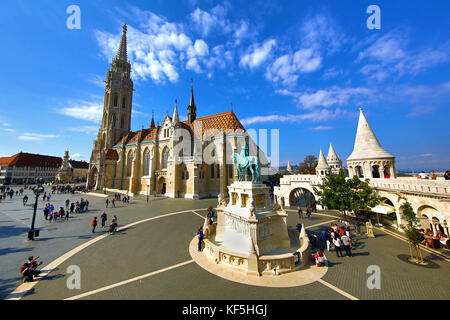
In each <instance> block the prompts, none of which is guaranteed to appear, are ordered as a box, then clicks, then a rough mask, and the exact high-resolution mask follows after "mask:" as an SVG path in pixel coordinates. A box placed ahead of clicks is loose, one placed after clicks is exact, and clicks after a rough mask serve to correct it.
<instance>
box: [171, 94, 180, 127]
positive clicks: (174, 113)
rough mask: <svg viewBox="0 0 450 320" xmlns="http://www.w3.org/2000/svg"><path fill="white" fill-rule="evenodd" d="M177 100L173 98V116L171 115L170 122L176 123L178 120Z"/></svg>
mask: <svg viewBox="0 0 450 320" xmlns="http://www.w3.org/2000/svg"><path fill="white" fill-rule="evenodd" d="M177 104H178V102H177V100H176V99H175V110H173V117H172V123H178V122H180V118H179V117H178V106H177Z"/></svg>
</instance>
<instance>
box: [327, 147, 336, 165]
mask: <svg viewBox="0 0 450 320" xmlns="http://www.w3.org/2000/svg"><path fill="white" fill-rule="evenodd" d="M336 160H339V157H338V155H337V154H336V151H334V148H333V144H331V143H330V148H329V149H328V155H327V162H330V161H336Z"/></svg>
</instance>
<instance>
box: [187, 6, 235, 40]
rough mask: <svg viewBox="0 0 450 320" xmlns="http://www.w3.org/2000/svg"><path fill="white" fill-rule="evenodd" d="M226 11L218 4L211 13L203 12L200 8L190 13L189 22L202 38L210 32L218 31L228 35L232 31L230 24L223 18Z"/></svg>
mask: <svg viewBox="0 0 450 320" xmlns="http://www.w3.org/2000/svg"><path fill="white" fill-rule="evenodd" d="M226 13H227V9H226V8H225V7H224V6H222V5H220V4H218V5H217V6H215V7H214V8H212V9H211V12H207V11H203V10H201V9H200V8H197V9H195V10H194V11H193V12H192V13H191V15H190V16H191V20H192V21H193V23H194V25H195V27H196V29H197V30H198V31H199V32H200V33H201V34H202V36H204V37H206V36H208V35H209V34H210V33H211V31H212V30H214V29H219V30H221V32H224V33H228V32H230V31H231V30H232V26H231V23H230V22H229V21H228V20H227V19H226V18H225V15H226Z"/></svg>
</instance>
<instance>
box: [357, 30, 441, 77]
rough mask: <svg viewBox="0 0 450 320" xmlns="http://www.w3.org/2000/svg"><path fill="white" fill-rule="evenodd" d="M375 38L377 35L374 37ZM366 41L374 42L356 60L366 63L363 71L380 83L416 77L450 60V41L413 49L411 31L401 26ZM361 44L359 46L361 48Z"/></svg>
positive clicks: (362, 68) (365, 74)
mask: <svg viewBox="0 0 450 320" xmlns="http://www.w3.org/2000/svg"><path fill="white" fill-rule="evenodd" d="M371 39H372V40H374V38H373V36H372V37H371ZM363 42H364V44H369V43H371V44H370V45H369V46H368V47H366V48H365V49H363V50H362V51H360V52H359V54H358V57H357V59H356V60H355V62H356V63H364V65H363V66H362V67H361V69H360V71H361V73H362V74H363V75H364V76H366V77H367V79H373V80H376V81H378V82H381V81H384V80H385V79H387V78H389V77H391V76H395V77H402V76H406V75H410V76H414V75H417V74H419V73H421V72H423V71H425V70H427V69H430V68H432V67H434V66H436V65H438V64H441V63H443V62H447V61H449V60H450V57H449V53H448V52H449V48H450V42H447V43H444V44H442V45H441V46H439V47H438V48H424V49H421V50H420V49H419V50H415V51H414V50H409V49H408V48H407V47H408V42H409V38H408V33H407V31H406V30H403V29H400V28H397V29H394V30H393V31H390V32H388V33H387V34H385V35H382V36H380V37H379V38H377V39H376V40H375V41H374V42H367V41H363ZM360 46H361V45H358V47H360Z"/></svg>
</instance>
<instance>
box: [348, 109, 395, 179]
mask: <svg viewBox="0 0 450 320" xmlns="http://www.w3.org/2000/svg"><path fill="white" fill-rule="evenodd" d="M347 167H348V170H349V175H350V177H353V176H355V175H356V176H358V177H360V178H364V179H368V178H369V179H371V178H396V177H397V172H396V170H395V157H394V156H393V155H392V154H390V153H389V152H387V151H386V150H384V149H383V148H382V147H381V145H380V142H379V141H378V139H377V137H376V136H375V134H374V133H373V131H372V128H371V127H370V125H369V123H368V122H367V119H366V117H365V116H364V113H363V111H362V109H361V108H360V109H359V121H358V129H357V130H356V138H355V146H354V147H353V152H352V154H351V155H350V156H349V157H348V158H347Z"/></svg>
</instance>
